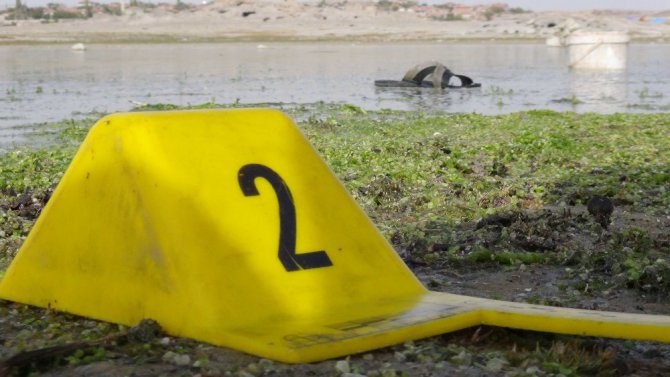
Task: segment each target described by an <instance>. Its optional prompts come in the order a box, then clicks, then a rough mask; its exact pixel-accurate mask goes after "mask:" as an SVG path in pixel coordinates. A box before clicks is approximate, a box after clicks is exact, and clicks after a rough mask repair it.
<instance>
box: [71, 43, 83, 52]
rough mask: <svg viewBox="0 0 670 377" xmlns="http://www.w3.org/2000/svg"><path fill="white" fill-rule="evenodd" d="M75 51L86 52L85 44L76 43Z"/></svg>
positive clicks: (73, 48)
mask: <svg viewBox="0 0 670 377" xmlns="http://www.w3.org/2000/svg"><path fill="white" fill-rule="evenodd" d="M72 50H74V51H86V46H85V45H84V44H83V43H75V44H73V45H72Z"/></svg>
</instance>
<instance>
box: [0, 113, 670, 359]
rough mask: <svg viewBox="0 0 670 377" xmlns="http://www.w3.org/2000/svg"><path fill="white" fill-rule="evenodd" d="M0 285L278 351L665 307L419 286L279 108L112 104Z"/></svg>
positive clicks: (667, 327)
mask: <svg viewBox="0 0 670 377" xmlns="http://www.w3.org/2000/svg"><path fill="white" fill-rule="evenodd" d="M0 297H2V298H4V299H7V300H12V301H16V302H22V303H26V304H31V305H36V306H41V307H49V308H53V309H56V310H62V311H66V312H70V313H74V314H79V315H83V316H87V317H92V318H96V319H100V320H105V321H110V322H116V323H121V324H124V325H128V326H132V325H136V324H137V323H138V322H139V321H140V320H142V319H145V318H151V319H154V320H156V321H158V322H159V323H160V324H161V326H162V327H163V328H164V329H165V330H166V332H167V333H169V334H171V335H175V336H185V337H190V338H194V339H198V340H201V341H205V342H210V343H213V344H217V345H221V346H226V347H230V348H235V349H239V350H242V351H245V352H248V353H252V354H255V355H259V356H263V357H267V358H271V359H276V360H280V361H284V362H290V363H301V362H310V361H316V360H322V359H328V358H333V357H338V356H342V355H347V354H352V353H356V352H362V351H366V350H370V349H374V348H379V347H384V346H388V345H392V344H396V343H400V342H403V341H406V340H410V339H418V338H423V337H428V336H432V335H436V334H441V333H445V332H449V331H454V330H459V329H463V328H466V327H470V326H476V325H481V324H487V325H496V326H507V327H512V328H519V329H529V330H540V331H550V332H557V333H567V334H580V335H594V336H607V337H617V338H631V339H647V340H657V341H664V342H670V317H667V316H653V315H637V314H624V313H608V312H598V311H589V310H575V309H564V308H554V307H545V306H538V305H528V304H519V303H511V302H504V301H496V300H487V299H481V298H473V297H466V296H459V295H453V294H447V293H438V292H430V291H428V290H427V289H426V288H424V287H423V286H422V285H421V283H420V282H419V281H418V280H417V279H416V277H415V276H414V275H413V274H412V272H411V271H410V270H409V269H408V268H407V267H406V266H405V264H404V263H403V262H402V260H401V259H400V258H399V257H398V255H397V254H396V253H395V252H394V250H393V249H392V248H391V246H390V245H389V244H388V243H387V242H386V240H385V239H384V238H383V237H382V236H381V235H380V233H379V232H378V231H377V229H376V228H375V227H374V225H373V224H372V223H371V222H370V220H369V219H368V218H367V216H366V215H365V214H364V212H363V211H362V210H361V209H360V208H359V207H358V206H357V204H356V203H355V202H354V201H353V199H352V198H351V197H350V196H349V195H348V194H347V192H346V190H345V189H344V187H343V186H342V185H341V184H340V182H339V181H338V180H337V178H336V177H335V176H334V174H333V173H332V172H331V171H330V170H329V169H328V167H327V166H326V164H325V163H324V162H323V161H322V160H321V159H320V158H319V156H318V154H317V153H316V151H315V150H314V149H313V148H312V147H311V146H310V145H309V143H308V142H307V141H306V140H305V138H304V137H303V136H302V134H301V133H300V132H299V130H298V129H297V128H296V127H295V125H294V124H293V123H292V122H291V120H290V119H289V118H288V117H286V116H285V115H283V114H282V113H280V112H277V111H274V110H258V109H255V110H244V109H240V110H222V111H192V112H191V111H180V112H162V113H132V114H118V115H111V116H108V117H105V118H103V119H102V120H100V121H99V122H98V123H97V124H96V125H95V126H94V127H93V128H92V129H91V131H90V133H89V135H88V136H87V138H86V140H85V141H84V143H83V144H82V146H81V148H80V150H79V152H78V153H77V155H76V156H75V158H74V160H73V161H72V164H71V165H70V167H69V169H68V170H67V172H66V173H65V175H64V176H63V178H62V180H61V182H60V184H59V185H58V187H57V188H56V190H55V192H54V194H53V197H52V198H51V200H50V201H49V203H48V205H47V206H46V208H45V209H44V211H43V213H42V214H41V216H40V217H39V219H38V220H37V222H36V224H35V226H34V227H33V229H32V231H31V233H30V235H29V236H28V238H27V239H26V241H25V243H24V244H23V247H22V248H21V250H20V251H19V253H18V255H17V256H16V258H15V259H14V261H13V263H12V264H11V266H10V268H9V269H8V270H7V272H6V274H5V276H4V278H3V279H2V281H0Z"/></svg>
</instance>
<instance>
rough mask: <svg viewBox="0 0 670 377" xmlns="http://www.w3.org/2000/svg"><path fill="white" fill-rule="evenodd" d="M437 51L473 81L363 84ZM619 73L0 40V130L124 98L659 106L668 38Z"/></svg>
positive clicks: (481, 108)
mask: <svg viewBox="0 0 670 377" xmlns="http://www.w3.org/2000/svg"><path fill="white" fill-rule="evenodd" d="M426 60H437V61H440V62H442V63H444V64H445V65H447V66H448V67H450V68H451V69H452V70H453V71H454V72H456V73H462V74H466V75H468V76H470V77H472V78H473V79H474V80H475V81H476V82H480V83H482V87H481V88H479V89H461V90H455V89H452V90H436V89H429V88H424V89H412V88H409V89H408V88H405V89H400V88H388V89H387V88H384V89H382V88H375V87H374V85H373V82H374V80H376V79H400V78H401V77H402V76H403V75H404V73H405V71H406V70H407V69H409V68H410V67H412V66H413V65H415V64H417V63H419V62H422V61H426ZM628 60H629V67H628V69H627V70H624V71H610V72H607V71H577V70H575V71H571V70H569V69H568V67H567V65H568V64H567V53H566V51H565V49H561V48H550V47H547V46H545V45H543V44H448V43H431V44H428V43H426V44H345V43H277V44H268V45H265V46H258V45H256V44H245V43H231V44H194V45H171V44H161V45H91V46H89V48H88V50H87V51H86V52H75V51H72V50H71V49H70V48H69V46H64V45H54V46H0V108H2V112H1V113H0V128H7V127H11V126H15V125H18V124H27V123H38V122H46V121H53V120H61V119H64V118H68V117H72V116H77V114H79V113H88V112H91V111H95V112H114V111H125V110H128V109H130V108H132V107H133V106H134V105H135V104H142V103H174V104H178V105H188V104H198V103H203V102H208V101H215V102H219V103H231V102H235V101H239V102H240V103H242V104H244V103H250V104H251V103H265V102H272V103H275V102H284V103H314V102H318V101H326V102H342V103H351V104H355V105H358V106H361V107H363V108H366V109H379V108H391V109H409V110H419V109H423V110H445V111H450V112H477V113H484V114H497V113H507V112H512V111H518V110H528V109H538V108H541V109H554V110H573V111H578V112H591V111H593V112H605V113H610V112H624V111H670V65H669V64H668V63H667V62H668V61H670V45H667V44H666V45H657V44H645V45H630V46H629V59H628Z"/></svg>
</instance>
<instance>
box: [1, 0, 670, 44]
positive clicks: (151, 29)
mask: <svg viewBox="0 0 670 377" xmlns="http://www.w3.org/2000/svg"><path fill="white" fill-rule="evenodd" d="M245 6H246V8H245ZM244 13H246V16H245V15H244ZM0 25H1V26H0V44H14V43H78V42H81V43H108V42H112V43H113V42H234V41H254V42H262V41H268V42H270V41H322V40H326V41H359V42H402V41H442V40H464V41H472V42H476V41H489V40H510V41H519V40H522V41H537V42H543V41H544V40H546V39H547V38H548V37H551V36H554V35H557V34H558V35H565V34H566V33H569V32H570V31H574V30H584V29H587V30H615V31H626V32H628V33H629V34H630V36H631V38H632V39H633V40H634V41H655V42H661V43H663V42H666V43H670V18H669V19H668V20H666V22H664V23H658V22H649V21H648V20H647V15H646V14H645V13H643V12H627V13H621V12H579V13H560V12H543V13H522V14H503V15H498V16H496V17H494V18H493V19H491V20H488V21H485V20H467V21H465V20H461V21H437V20H432V19H429V18H426V17H421V16H420V15H417V14H413V13H409V12H390V11H380V10H377V9H376V8H371V7H363V6H360V7H348V8H337V7H330V6H325V7H317V6H309V7H306V6H301V7H300V8H295V7H294V8H285V9H282V8H281V7H277V6H255V7H254V8H249V5H248V4H243V5H241V6H240V5H238V6H229V7H228V8H225V7H224V6H223V5H220V4H212V5H211V6H207V7H203V8H200V9H197V10H193V11H184V12H180V13H172V12H160V11H156V10H154V11H152V12H150V13H145V12H143V11H141V10H133V9H130V10H126V14H124V15H123V16H111V15H96V16H95V17H93V18H92V19H88V20H73V21H63V20H61V21H59V22H54V23H42V22H40V21H35V20H30V21H8V20H4V21H0Z"/></svg>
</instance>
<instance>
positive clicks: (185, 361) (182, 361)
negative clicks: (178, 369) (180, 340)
mask: <svg viewBox="0 0 670 377" xmlns="http://www.w3.org/2000/svg"><path fill="white" fill-rule="evenodd" d="M174 363H175V364H176V365H179V366H185V365H190V364H191V356H189V355H177V356H175V358H174Z"/></svg>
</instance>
